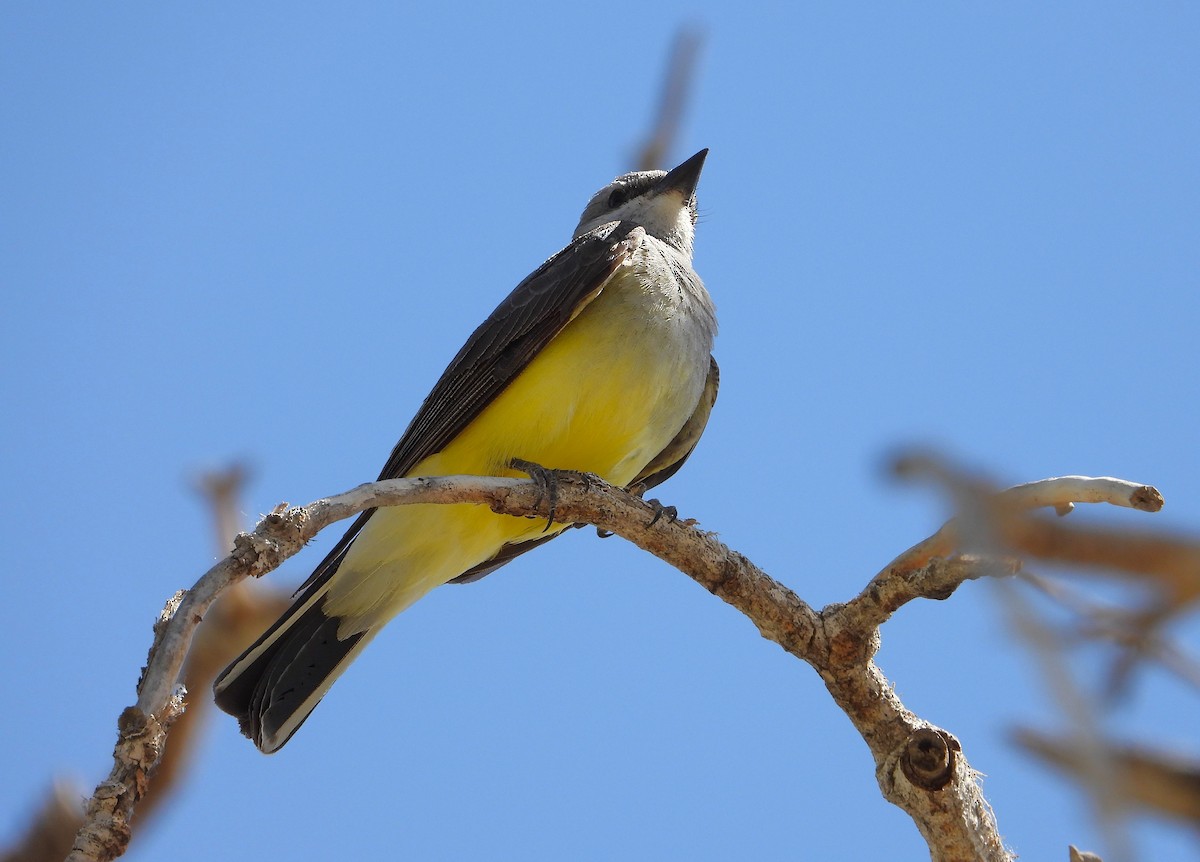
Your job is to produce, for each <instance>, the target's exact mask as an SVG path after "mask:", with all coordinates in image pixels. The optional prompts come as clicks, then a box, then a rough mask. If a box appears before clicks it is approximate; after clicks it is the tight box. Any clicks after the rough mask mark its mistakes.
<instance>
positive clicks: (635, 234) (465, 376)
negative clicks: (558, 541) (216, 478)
mask: <svg viewBox="0 0 1200 862" xmlns="http://www.w3.org/2000/svg"><path fill="white" fill-rule="evenodd" d="M644 236H645V232H644V231H643V230H642V229H641V228H640V227H637V226H636V225H634V224H632V223H629V222H609V223H608V224H606V225H601V226H600V227H598V228H596V229H595V230H593V231H589V232H588V233H585V234H583V235H582V236H579V237H576V238H575V239H574V240H572V241H571V244H570V245H568V246H567V247H566V248H564V249H563V250H562V251H560V252H559V253H558V254H556V255H554V256H553V257H552V258H550V259H549V260H547V261H546V262H545V263H543V264H542V265H541V266H539V267H538V268H537V269H536V270H535V271H534V272H533V273H532V274H530V275H529V276H528V277H527V278H526V279H525V280H524V281H522V282H521V283H520V284H518V285H517V286H516V288H514V289H513V292H512V293H510V294H509V295H508V296H507V297H505V299H504V301H503V302H501V303H500V305H499V306H497V308H496V310H495V311H493V312H492V313H491V314H490V315H489V316H488V319H487V320H485V321H484V322H483V323H482V324H481V325H480V326H479V328H478V329H476V330H475V331H474V332H473V333H471V337H470V338H468V339H467V343H466V344H464V345H463V348H462V350H460V351H458V355H457V356H455V357H454V359H453V360H451V362H450V365H449V366H448V367H447V368H446V370H445V371H444V372H442V376H441V378H440V379H439V380H438V382H437V383H436V384H434V387H433V391H432V392H430V393H429V396H428V397H427V398H426V399H425V401H424V402H423V403H422V404H421V407H420V409H419V410H418V411H417V415H416V416H414V417H413V420H412V422H410V423H409V425H408V428H407V429H405V431H404V435H403V436H402V437H401V438H400V442H398V443H397V444H396V448H395V449H393V450H392V454H391V457H389V458H388V460H387V463H386V464H384V465H383V470H382V471H380V473H379V478H380V479H395V478H398V477H401V476H404V475H406V474H407V473H408V471H409V470H411V469H412V468H413V467H415V466H416V465H417V464H418V463H420V462H421V461H422V460H423V459H425V458H428V457H429V456H430V455H433V454H434V453H436V452H440V451H441V450H442V449H444V448H445V447H446V445H447V444H449V442H450V441H451V440H453V439H454V438H455V437H456V436H457V435H458V433H459V432H460V431H462V430H463V428H465V427H466V426H467V425H468V424H470V422H471V420H473V419H474V418H475V417H476V416H478V415H479V414H480V413H481V412H482V411H483V409H484V408H485V407H487V406H488V405H489V404H490V403H491V402H492V400H493V399H495V397H496V396H497V395H499V394H500V393H501V392H502V391H503V390H504V387H505V386H507V385H508V384H509V382H510V381H511V380H512V379H513V378H515V377H516V376H517V375H518V374H520V373H521V371H523V370H524V369H525V366H527V365H528V364H529V363H530V362H531V361H532V360H533V358H534V357H535V356H537V354H538V353H539V352H540V351H541V350H542V348H544V347H545V346H546V345H547V344H549V343H550V341H551V339H553V338H554V336H556V335H558V333H559V332H561V331H562V329H563V327H565V326H566V325H567V324H568V323H570V322H571V320H572V319H573V318H574V317H575V315H577V314H579V312H580V311H582V310H583V308H584V307H585V306H587V304H588V303H590V302H591V301H592V300H593V299H595V298H596V297H597V296H598V295H599V293H600V291H601V290H603V289H604V286H605V285H606V284H607V283H608V280H609V279H610V278H612V275H613V273H615V272H616V271H617V269H618V268H619V267H620V266H621V265H622V264H623V263H624V262H625V260H626V259H627V258H628V257H629V255H630V254H631V253H632V252H633V250H634V249H636V248H637V247H638V245H639V244H640V243H641V241H642V238H643V237H644ZM374 511H375V510H374V509H368V510H367V511H365V512H363V513H362V514H361V515H359V516H358V518H357V519H356V520H355V521H354V523H353V524H351V525H350V529H348V530H347V531H346V534H345V535H344V536H342V538H341V539H340V540H339V541H338V543H337V544H336V545H335V546H334V547H333V549H332V550H331V551H330V552H329V555H328V556H327V557H325V559H324V560H323V561H322V562H321V564H320V565H319V566H317V568H316V571H314V572H313V573H312V576H311V577H309V579H308V580H307V581H305V582H304V583H303V584H302V585H301V587H300V590H305V591H311V590H312V589H315V588H316V587H317V586H319V585H320V584H322V583H324V581H325V580H326V579H327V578H328V577H329V576H330V575H332V574H333V573H334V572H335V571H337V567H338V565H339V564H340V563H341V561H342V558H343V557H345V555H346V551H347V550H348V549H349V547H350V543H351V542H353V541H354V539H355V537H356V536H357V535H358V534H359V532H360V531H361V530H362V528H363V525H364V524H366V523H367V520H368V519H369V518H370V517H371V514H372V513H373V512H374Z"/></svg>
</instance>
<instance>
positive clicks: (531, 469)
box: [508, 458, 558, 533]
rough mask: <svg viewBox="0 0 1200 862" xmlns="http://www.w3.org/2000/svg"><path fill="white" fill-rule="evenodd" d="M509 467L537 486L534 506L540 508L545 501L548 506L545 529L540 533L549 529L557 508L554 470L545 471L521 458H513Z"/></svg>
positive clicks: (556, 481)
mask: <svg viewBox="0 0 1200 862" xmlns="http://www.w3.org/2000/svg"><path fill="white" fill-rule="evenodd" d="M508 464H509V466H510V467H512V468H513V469H514V470H520V471H521V472H522V473H527V474H528V475H529V478H530V479H532V480H533V481H534V484H536V485H537V486H538V498H537V502H536V503H534V505H535V506H540V505H541V503H542V501H543V500H546V501H547V503H548V504H549V505H548V509H549V511H548V513H547V515H546V527H545V529H543V530H542V532H543V533H544V532H546V531H547V530H549V529H550V525H551V524H553V523H554V514H555V509H557V508H558V476H557V475H556V474H555V471H554V470H550V469H547V468H546V467H543V466H542V465H541V464H535V463H533V462H532V461H526V460H525V459H523V458H513V459H512V460H511V461H509V462H508Z"/></svg>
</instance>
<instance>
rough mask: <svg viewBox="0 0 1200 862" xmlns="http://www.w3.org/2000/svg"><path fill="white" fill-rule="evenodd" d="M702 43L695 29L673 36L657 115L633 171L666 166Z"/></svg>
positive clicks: (699, 33)
mask: <svg viewBox="0 0 1200 862" xmlns="http://www.w3.org/2000/svg"><path fill="white" fill-rule="evenodd" d="M702 41H703V39H702V36H701V32H700V30H699V28H697V27H681V28H680V29H679V30H678V31H677V32H676V34H675V41H674V43H673V44H672V45H671V56H670V59H669V60H668V61H667V75H666V77H665V78H664V80H663V90H662V97H661V99H660V101H659V105H658V113H657V115H656V117H655V122H654V126H653V127H652V128H651V130H650V134H649V135H648V136H647V137H646V141H645V142H644V143H643V144H642V146H641V147H640V148H639V150H638V155H637V158H636V159H635V160H634V169H635V170H639V171H650V170H654V169H655V168H661V167H662V166H663V165H664V164H665V163H666V160H667V153H668V152H669V151H670V149H671V146H672V144H674V142H675V137H676V135H677V134H678V132H679V123H680V120H681V119H682V117H683V109H684V107H686V105H687V99H688V92H689V90H690V89H691V86H692V79H693V78H694V77H695V73H696V58H697V56H698V55H699V53H700V44H701V42H702Z"/></svg>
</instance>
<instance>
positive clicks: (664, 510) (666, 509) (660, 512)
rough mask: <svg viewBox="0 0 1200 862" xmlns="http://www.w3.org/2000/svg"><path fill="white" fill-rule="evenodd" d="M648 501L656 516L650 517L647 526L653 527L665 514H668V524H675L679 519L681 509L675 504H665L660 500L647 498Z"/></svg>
mask: <svg viewBox="0 0 1200 862" xmlns="http://www.w3.org/2000/svg"><path fill="white" fill-rule="evenodd" d="M646 503H647V504H649V505H650V507H651V508H653V509H654V517H653V518H651V519H650V523H649V524H647V525H646V526H648V527H653V526H654V525H655V524H657V523H658V522H659V520H660V519H661V518H663V517H664V516H666V519H667V523H668V524H674V523H675V522H676V521H678V520H679V510H678V509H676V508H675V507H674V506H664V505H663V504H662V503H660V502H659V501H658V500H647V501H646Z"/></svg>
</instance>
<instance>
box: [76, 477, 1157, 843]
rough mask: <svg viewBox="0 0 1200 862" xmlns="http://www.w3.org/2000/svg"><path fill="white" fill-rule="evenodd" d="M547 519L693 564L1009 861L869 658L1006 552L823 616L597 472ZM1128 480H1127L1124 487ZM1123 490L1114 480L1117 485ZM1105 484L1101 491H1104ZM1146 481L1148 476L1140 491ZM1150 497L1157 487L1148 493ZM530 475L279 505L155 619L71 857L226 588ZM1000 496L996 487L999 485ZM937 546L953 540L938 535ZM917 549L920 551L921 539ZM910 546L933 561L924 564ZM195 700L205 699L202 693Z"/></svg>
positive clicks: (937, 839) (936, 831) (172, 690)
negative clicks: (422, 510) (388, 514)
mask: <svg viewBox="0 0 1200 862" xmlns="http://www.w3.org/2000/svg"><path fill="white" fill-rule="evenodd" d="M557 479H558V482H559V488H558V494H557V498H556V501H555V510H556V517H557V519H558V520H561V521H563V522H566V523H589V524H594V525H596V526H597V527H600V528H601V529H604V530H608V531H611V532H613V533H617V534H619V535H621V536H623V537H624V538H625V539H627V540H629V541H631V542H633V543H634V544H636V545H637V546H638V547H640V548H642V549H644V550H646V551H649V552H650V553H652V554H654V555H655V556H657V557H659V558H660V559H662V560H664V561H666V562H667V563H669V564H671V565H672V566H674V567H675V568H677V569H679V570H680V571H682V572H684V573H685V574H687V575H688V576H689V577H691V578H692V579H693V580H695V581H696V582H697V583H698V584H700V585H701V586H702V587H704V588H705V589H706V590H708V591H709V592H711V593H713V594H714V595H716V596H718V597H720V598H721V599H722V600H724V601H726V602H727V603H729V604H730V605H733V606H734V607H735V608H737V609H738V610H740V611H741V612H742V613H744V614H745V615H746V616H747V617H749V619H750V620H751V622H753V623H754V625H755V626H756V627H757V628H758V630H759V632H760V633H761V634H762V636H763V637H765V638H767V639H769V640H772V641H774V642H775V643H777V644H779V645H780V646H781V647H783V649H785V650H787V651H788V652H789V653H791V654H792V655H795V656H796V657H798V658H800V659H802V660H804V661H805V662H807V663H808V664H810V665H811V666H812V667H813V668H814V669H815V670H816V671H817V673H818V674H820V676H821V678H822V680H823V681H824V682H825V686H826V688H827V689H828V690H829V692H830V694H831V695H832V696H833V697H834V699H835V701H837V703H838V705H839V706H840V707H841V708H842V709H843V710H844V711H845V712H846V714H847V715H848V716H849V718H850V720H851V721H852V722H853V723H854V725H855V727H856V728H857V729H858V730H859V732H860V734H861V735H862V736H863V739H864V740H865V741H866V742H867V745H868V746H869V748H870V750H871V753H872V755H873V756H874V758H875V763H876V777H877V779H878V782H879V785H880V788H881V789H882V791H883V794H884V796H885V797H886V798H887V799H888V800H889V801H891V802H893V803H894V804H896V805H898V806H900V807H901V808H903V809H904V810H905V811H906V812H908V813H909V815H910V816H912V818H913V819H914V821H915V822H916V825H917V827H918V829H919V830H920V831H921V833H922V835H924V836H925V839H926V841H927V842H928V843H929V846H930V852H931V856H932V858H933V860H935V862H941V860H959V859H964V860H965V859H972V860H975V859H982V860H1005V862H1007V860H1010V859H1011V858H1012V857H1011V855H1010V854H1009V853H1008V851H1007V850H1006V849H1005V848H1004V846H1003V843H1002V841H1001V839H1000V836H999V833H998V831H997V829H996V824H995V819H994V817H993V815H992V812H991V809H990V807H989V806H988V804H987V802H986V800H985V799H984V798H983V796H982V793H981V792H980V789H979V786H978V782H977V780H976V773H975V772H974V771H973V770H972V769H971V768H970V766H969V765H968V764H967V762H966V760H965V759H964V758H963V756H962V751H961V746H960V745H959V744H958V741H957V740H955V739H954V737H953V736H951V735H950V734H948V733H946V732H945V731H941V730H938V729H937V728H932V727H931V726H930V725H929V724H928V723H927V722H923V721H921V720H920V719H918V718H917V717H916V716H914V715H913V714H912V713H911V712H909V711H908V710H907V709H905V707H904V705H903V704H902V703H901V702H900V700H899V698H898V697H897V696H896V693H895V692H894V690H893V689H892V687H891V685H890V684H889V683H888V681H887V679H886V678H885V677H884V676H883V673H882V672H881V671H880V670H879V668H878V667H876V666H875V664H874V662H873V660H872V657H873V655H874V652H875V650H876V648H877V646H878V630H877V629H878V626H879V625H880V624H881V623H882V622H883V621H884V620H886V619H887V617H888V616H889V615H890V614H891V613H892V612H893V611H894V610H895V609H896V608H898V607H900V606H901V605H903V604H904V603H905V602H907V601H911V600H912V599H913V598H918V597H931V598H945V597H946V596H948V595H949V594H950V593H951V592H953V590H954V589H955V588H956V587H957V586H958V584H960V583H962V581H964V580H967V579H969V578H973V577H980V576H981V575H984V574H994V573H997V572H1005V573H1007V572H1009V571H1011V570H1012V568H1013V566H1012V564H1011V563H1010V562H1009V561H1003V560H1002V561H1000V562H999V563H998V562H997V561H996V560H994V559H988V558H983V557H971V556H966V555H960V556H957V557H952V558H949V559H940V558H937V559H935V558H934V556H932V555H930V554H929V550H930V549H931V548H932V547H933V544H931V543H932V542H933V539H938V537H942V538H941V539H938V541H939V542H945V541H947V539H946V537H947V536H948V535H949V533H950V529H951V524H948V525H947V526H946V527H944V528H943V529H942V530H940V531H939V532H938V534H936V535H935V536H934V537H933V538H932V539H930V540H926V542H924V543H922V545H920V546H917V547H918V548H922V549H923V550H921V551H920V553H919V554H914V553H913V551H910V552H907V554H906V555H902V557H901V558H898V560H897V562H895V563H893V564H892V566H890V567H889V568H888V569H886V570H885V571H884V572H881V573H880V574H879V575H877V576H876V577H875V578H874V579H873V580H872V581H871V583H870V584H869V585H868V587H867V589H865V590H864V591H863V592H862V593H861V594H860V595H859V596H857V597H856V598H854V599H852V600H851V601H850V602H847V603H846V604H844V605H831V606H829V607H827V608H825V609H824V610H823V611H820V612H818V611H816V610H814V609H813V608H812V607H810V606H809V605H808V604H806V603H805V602H804V601H803V600H801V599H800V598H799V597H798V596H797V595H796V594H795V593H793V592H792V591H791V590H789V589H788V588H787V587H785V586H783V585H782V584H780V583H778V582H777V581H775V580H773V579H772V578H770V577H769V576H767V575H766V574H765V573H764V572H763V571H762V570H760V569H759V568H758V567H757V566H755V565H754V564H753V563H752V562H750V561H749V560H748V559H747V558H746V557H744V556H743V555H741V554H739V553H737V552H736V551H733V550H730V549H729V548H728V547H726V546H725V545H724V544H722V543H721V542H719V541H718V540H717V539H716V538H715V535H714V534H712V533H707V532H704V531H701V530H698V529H696V528H695V527H694V526H693V522H690V521H673V520H670V519H666V518H661V517H658V516H659V515H661V508H658V507H656V506H655V505H654V504H651V503H647V502H645V501H643V500H642V499H640V498H639V497H636V496H634V495H632V494H630V493H628V492H626V491H623V490H621V489H618V488H614V487H612V486H610V485H607V484H606V483H604V482H602V481H600V480H599V479H597V478H596V477H594V476H580V475H578V474H571V473H562V474H557ZM1116 481H1117V480H1085V479H1081V478H1080V477H1073V478H1072V479H1071V480H1070V481H1067V480H1048V482H1047V483H1035V485H1031V486H1021V488H1020V489H1012V490H1010V491H1009V492H1004V493H1005V494H1008V495H1009V502H1012V501H1014V500H1015V501H1016V502H1017V503H1018V504H1019V505H1021V506H1024V507H1028V506H1032V505H1041V506H1045V505H1052V506H1056V507H1059V508H1061V507H1065V506H1067V505H1068V504H1069V503H1071V502H1073V501H1078V500H1081V499H1082V500H1089V499H1091V498H1092V497H1094V496H1097V495H1098V496H1101V497H1103V498H1104V499H1105V501H1107V502H1112V501H1113V500H1112V499H1110V498H1111V497H1112V491H1111V488H1112V486H1111V485H1109V484H1107V483H1111V482H1116ZM1128 484H1129V483H1124V485H1128ZM1124 485H1122V486H1121V487H1122V488H1123V487H1124ZM1105 487H1107V488H1109V491H1102V489H1103V488H1105ZM1139 487H1141V486H1139ZM1155 493H1157V492H1155ZM545 496H546V495H544V494H543V492H542V490H541V488H540V487H539V486H538V485H537V484H536V483H534V482H531V481H528V480H520V479H504V478H494V477H469V476H446V477H433V478H423V479H392V480H387V481H382V482H375V483H370V484H366V485H360V486H359V487H358V488H355V489H353V490H351V491H348V492H346V493H345V494H340V495H338V496H336V497H330V498H327V499H323V500H318V501H316V502H314V503H312V504H310V505H308V506H303V507H297V508H287V507H286V506H283V505H281V506H279V507H277V508H276V509H275V511H273V512H271V513H270V514H269V515H267V516H266V517H265V518H263V519H262V521H261V522H260V523H259V524H258V526H257V527H256V528H255V529H254V531H253V532H251V533H248V534H246V533H243V534H241V535H239V536H238V537H237V540H236V542H235V549H234V551H233V553H232V554H230V555H229V556H228V557H227V558H226V559H224V560H222V561H221V562H220V563H218V564H217V565H216V566H214V567H213V568H212V569H210V570H209V572H208V573H206V574H205V575H204V576H203V577H202V578H201V579H200V580H199V581H198V582H197V583H196V585H195V586H194V587H193V588H192V589H191V590H189V591H187V592H185V593H181V594H179V595H177V596H176V597H175V598H174V599H173V600H172V602H171V603H169V604H168V607H167V609H166V611H164V615H163V619H162V621H161V624H160V625H159V626H156V637H155V643H154V645H153V646H152V648H151V651H150V656H149V658H148V661H147V667H146V670H145V672H144V674H143V676H142V679H141V681H140V682H139V686H138V701H137V705H136V706H133V707H129V708H127V709H126V710H125V712H124V713H123V714H122V717H121V720H120V722H119V734H118V744H117V749H116V752H115V756H114V760H115V765H114V768H113V773H112V775H110V777H109V779H108V780H107V781H106V782H104V783H102V784H101V785H100V786H99V787H98V788H97V792H96V794H95V796H93V798H92V800H91V801H90V802H89V806H88V822H87V823H86V824H85V826H84V828H83V829H81V830H80V833H79V836H78V837H77V839H76V844H75V849H74V851H73V852H72V855H71V856H70V857H69V859H70V860H72V862H85V860H102V859H104V860H107V859H112V858H115V857H116V856H118V855H120V853H121V852H123V849H124V843H125V842H127V841H128V834H129V826H128V824H129V819H130V817H131V816H132V813H133V810H134V807H135V806H136V804H137V803H138V801H139V799H140V798H141V796H142V795H143V794H144V792H145V784H146V775H147V774H148V773H149V772H150V770H151V769H153V767H154V765H155V764H156V763H157V760H158V758H159V757H160V756H161V752H162V747H163V744H164V743H165V737H166V732H167V729H168V728H169V726H170V724H171V722H172V721H173V720H174V718H175V717H176V716H177V715H178V713H179V711H180V710H181V708H182V697H183V692H182V691H180V690H179V687H178V686H177V680H178V679H179V674H180V670H181V667H182V664H183V660H184V656H185V655H186V653H187V649H188V646H189V644H190V643H191V641H192V638H193V636H194V635H195V631H196V627H197V626H198V625H199V623H200V621H201V619H203V617H204V615H205V613H206V612H207V611H208V609H209V607H210V606H211V605H212V603H213V601H214V600H215V599H216V598H217V596H218V595H219V594H220V593H221V592H222V591H223V590H225V589H226V588H228V587H229V586H231V585H233V584H235V583H237V582H239V581H241V580H244V579H245V578H247V577H251V576H260V575H262V574H265V573H266V572H269V571H271V570H273V569H274V568H276V567H278V566H279V565H280V564H281V563H282V562H283V561H284V560H286V559H287V558H288V557H290V556H292V555H293V554H295V553H296V552H298V551H299V550H300V549H301V548H302V547H303V546H304V544H305V543H306V542H308V541H309V540H310V539H311V538H313V537H314V536H315V535H316V534H317V533H318V532H319V531H320V530H322V529H324V528H325V527H326V526H328V525H329V524H331V523H333V522H335V521H338V520H342V519H344V518H348V517H350V516H352V515H355V514H357V513H359V512H361V511H363V510H364V509H368V508H376V507H381V506H392V505H402V504H414V503H443V504H445V503H479V504H483V505H486V506H488V507H489V508H491V509H492V511H494V512H497V513H499V514H506V515H517V516H526V517H542V518H545V517H547V516H548V512H547V500H546V499H544V498H545ZM997 496H999V497H1003V496H1004V494H1001V495H997ZM952 524H953V522H952ZM937 548H938V549H939V550H942V551H947V552H948V550H952V548H953V545H952V544H950V545H945V546H943V545H938V546H937ZM914 550H915V549H914ZM917 557H921V558H927V559H925V562H923V563H921V564H919V565H918V564H917V563H916V559H917ZM202 696H203V695H202Z"/></svg>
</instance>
